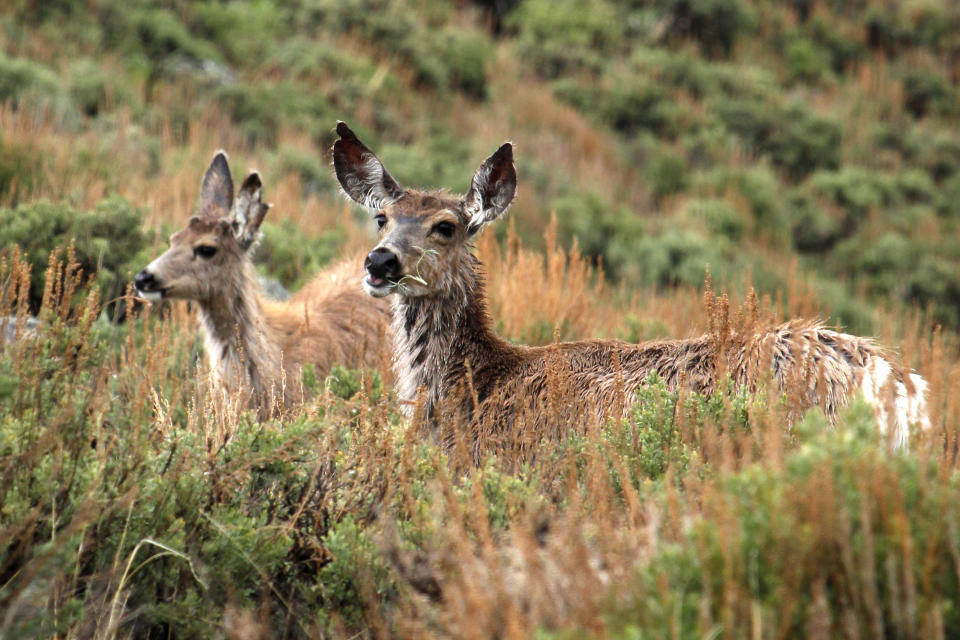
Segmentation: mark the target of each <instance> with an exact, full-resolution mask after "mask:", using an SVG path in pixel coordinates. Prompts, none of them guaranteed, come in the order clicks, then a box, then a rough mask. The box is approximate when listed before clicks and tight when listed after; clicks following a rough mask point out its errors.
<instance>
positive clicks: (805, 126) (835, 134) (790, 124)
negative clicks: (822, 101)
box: [765, 104, 843, 178]
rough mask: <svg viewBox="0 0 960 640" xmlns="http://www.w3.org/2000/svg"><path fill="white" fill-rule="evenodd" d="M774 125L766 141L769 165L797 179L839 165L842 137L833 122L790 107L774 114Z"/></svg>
mask: <svg viewBox="0 0 960 640" xmlns="http://www.w3.org/2000/svg"><path fill="white" fill-rule="evenodd" d="M777 115H778V124H777V127H776V128H775V130H774V132H773V133H772V135H771V136H770V138H769V140H768V141H767V142H766V145H765V146H766V147H767V148H768V149H769V152H770V159H771V160H772V161H773V164H774V165H775V166H778V167H782V168H783V169H785V170H786V171H787V172H788V173H789V174H790V175H791V176H793V177H794V178H800V177H802V176H805V175H807V174H808V173H810V172H811V171H815V170H817V169H821V168H824V169H834V168H836V167H838V166H839V165H840V152H841V149H842V145H841V143H842V141H843V140H842V134H841V127H840V125H839V123H837V122H836V121H835V120H832V119H829V118H824V117H820V116H816V115H813V114H811V113H810V111H809V107H806V106H803V105H800V104H793V105H790V106H788V107H786V108H785V109H781V110H780V111H779V112H778V114H777Z"/></svg>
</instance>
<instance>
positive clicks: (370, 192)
mask: <svg viewBox="0 0 960 640" xmlns="http://www.w3.org/2000/svg"><path fill="white" fill-rule="evenodd" d="M361 166H362V168H361V170H360V171H359V172H357V174H356V177H351V182H353V183H354V184H355V185H356V191H358V192H359V193H360V195H361V201H360V204H362V205H363V206H364V207H366V208H367V209H370V210H371V211H379V210H380V209H382V208H384V207H385V206H387V205H388V204H390V203H391V202H393V198H392V197H391V195H390V194H388V193H387V191H386V189H384V186H383V175H384V169H383V165H382V164H380V161H379V160H377V157H376V156H375V155H373V154H368V155H367V159H366V160H364V161H363V163H362V165H361ZM351 186H352V185H351Z"/></svg>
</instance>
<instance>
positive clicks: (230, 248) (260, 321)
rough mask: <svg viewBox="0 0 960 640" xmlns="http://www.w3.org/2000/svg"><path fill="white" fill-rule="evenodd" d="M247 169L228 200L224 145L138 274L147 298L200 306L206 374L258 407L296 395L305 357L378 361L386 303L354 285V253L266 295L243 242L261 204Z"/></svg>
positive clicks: (327, 362) (323, 362)
mask: <svg viewBox="0 0 960 640" xmlns="http://www.w3.org/2000/svg"><path fill="white" fill-rule="evenodd" d="M260 187H261V183H260V178H259V175H258V174H256V173H252V174H251V175H250V176H249V177H248V178H247V179H246V180H245V181H244V183H243V185H242V186H241V188H240V191H239V193H238V194H237V200H236V203H235V206H232V205H233V185H232V181H231V179H230V174H229V168H228V167H227V164H226V156H225V154H223V153H222V152H221V153H218V154H217V155H216V156H215V157H214V160H213V162H212V163H211V165H210V168H209V169H208V170H207V175H206V176H205V178H204V183H203V189H202V194H201V201H202V203H201V208H200V211H199V213H198V215H196V216H194V217H193V218H191V220H190V222H189V224H188V226H187V227H186V228H185V229H182V230H181V231H179V232H177V233H175V234H174V235H173V236H172V237H171V240H170V244H171V247H170V249H169V250H168V251H167V252H166V253H164V254H163V255H161V256H160V257H159V258H157V259H156V260H154V261H153V262H152V263H150V265H148V266H147V268H146V269H144V270H143V271H141V272H140V273H139V274H138V275H137V278H136V287H137V291H138V293H139V294H140V295H141V296H142V297H145V298H147V299H153V300H159V299H162V298H174V299H176V298H180V299H189V300H193V301H195V302H196V304H197V306H198V308H199V318H200V327H201V331H202V333H203V339H204V350H205V351H206V354H207V361H208V364H209V367H210V372H211V375H212V376H213V377H214V378H215V380H216V382H217V383H218V384H219V385H220V387H221V388H222V390H223V391H224V392H226V393H227V394H230V395H236V394H239V395H240V396H241V398H242V404H243V405H244V406H247V407H250V408H255V409H257V410H258V411H259V413H260V415H261V417H268V416H270V415H274V414H276V413H277V411H278V410H280V409H282V408H284V407H287V406H290V405H292V404H293V403H296V402H298V401H300V400H301V399H302V398H301V396H302V393H301V385H300V372H301V370H302V368H303V367H304V366H305V365H307V364H312V365H313V366H314V367H315V370H316V373H317V375H318V376H319V377H320V378H321V379H322V378H323V377H324V376H326V374H327V373H329V371H330V369H331V368H332V366H333V365H334V364H338V363H339V364H342V365H344V366H346V367H348V368H360V367H376V366H378V365H380V364H381V363H383V362H384V360H385V358H386V354H387V353H388V352H389V349H390V346H389V339H388V337H387V335H386V333H387V328H386V325H387V321H388V314H389V312H388V309H387V305H386V304H384V303H383V301H378V300H374V299H371V298H370V297H369V296H367V295H366V294H364V293H363V291H362V290H361V289H360V287H359V286H358V281H359V274H360V273H361V268H362V265H361V262H360V260H359V258H356V259H352V260H345V261H343V262H341V263H339V264H337V265H335V266H334V267H332V268H330V269H327V270H326V271H324V272H323V273H321V274H320V275H318V276H317V277H316V278H315V279H314V280H313V281H312V282H310V283H309V284H307V285H306V286H305V287H304V288H303V289H301V290H300V291H299V292H298V293H297V294H296V295H295V296H294V297H293V298H291V299H290V300H288V301H285V302H274V301H270V300H267V299H265V298H264V297H263V296H262V294H261V292H260V287H259V285H258V284H257V281H256V277H255V270H254V267H253V262H252V260H251V259H250V251H251V249H252V247H253V245H254V244H255V242H256V238H257V236H258V233H259V226H260V223H261V222H262V220H263V217H264V215H265V214H266V211H267V208H268V205H266V204H264V203H262V202H261V201H260Z"/></svg>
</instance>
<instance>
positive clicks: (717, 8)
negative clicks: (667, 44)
mask: <svg viewBox="0 0 960 640" xmlns="http://www.w3.org/2000/svg"><path fill="white" fill-rule="evenodd" d="M656 5H657V7H658V8H659V9H660V10H661V11H663V12H664V14H666V16H669V20H668V21H667V25H668V33H669V35H670V36H673V37H677V38H691V39H693V40H695V41H696V42H697V43H698V44H699V45H700V48H701V49H702V50H703V52H704V53H705V54H707V55H709V56H729V55H730V53H731V52H732V51H733V47H734V45H735V44H736V41H737V38H738V37H739V36H740V34H741V33H743V32H745V31H747V30H748V29H749V28H750V27H751V25H752V24H753V22H754V19H753V15H752V14H751V13H750V11H749V10H748V9H747V8H746V7H745V6H744V4H743V3H741V2H740V1H739V0H700V1H699V2H690V1H689V0H657V1H656Z"/></svg>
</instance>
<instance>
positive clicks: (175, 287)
mask: <svg viewBox="0 0 960 640" xmlns="http://www.w3.org/2000/svg"><path fill="white" fill-rule="evenodd" d="M261 187H262V184H261V182H260V174H259V173H257V172H256V171H254V172H251V173H250V175H249V176H247V178H246V180H244V181H243V184H242V185H240V191H239V192H238V193H237V197H236V201H235V202H234V196H233V180H232V179H231V178H230V167H229V166H228V165H227V154H226V153H224V152H223V151H218V152H217V153H216V154H215V155H214V156H213V160H212V161H211V162H210V167H209V168H208V169H207V172H206V174H205V175H204V177H203V183H202V185H201V188H200V206H199V207H198V209H197V211H196V213H195V215H194V216H192V217H191V218H190V221H189V222H188V223H187V226H186V227H185V228H183V229H181V230H180V231H178V232H176V233H174V234H173V235H172V236H170V248H169V249H167V251H166V252H164V253H163V255H161V256H160V257H159V258H157V259H156V260H154V261H153V262H151V263H150V264H149V265H147V268H146V269H144V270H143V271H141V272H140V273H138V274H137V277H136V279H135V280H134V284H135V286H136V288H137V293H138V295H140V296H142V297H144V298H146V299H148V300H154V301H155V300H160V299H162V298H180V299H187V300H199V301H209V300H211V299H212V298H214V297H215V295H216V293H217V292H218V290H219V289H220V288H222V287H224V286H226V285H227V284H228V283H231V282H233V281H234V280H235V278H233V277H231V274H234V273H241V272H242V266H243V265H244V264H245V263H246V262H249V260H250V250H251V248H252V247H253V246H254V245H255V244H256V242H257V240H258V239H259V235H260V223H262V222H263V218H264V216H265V215H266V214H267V210H268V209H269V208H270V205H269V204H266V203H264V202H261V200H260V191H261Z"/></svg>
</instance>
